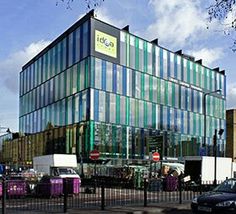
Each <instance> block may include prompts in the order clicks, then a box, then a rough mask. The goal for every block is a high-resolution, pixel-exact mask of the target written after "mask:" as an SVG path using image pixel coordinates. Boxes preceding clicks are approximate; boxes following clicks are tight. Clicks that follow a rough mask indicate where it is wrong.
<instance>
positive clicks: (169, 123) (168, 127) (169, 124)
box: [167, 106, 171, 130]
mask: <svg viewBox="0 0 236 214" xmlns="http://www.w3.org/2000/svg"><path fill="white" fill-rule="evenodd" d="M170 127H171V121H170V107H169V106H168V107H167V129H168V130H170Z"/></svg>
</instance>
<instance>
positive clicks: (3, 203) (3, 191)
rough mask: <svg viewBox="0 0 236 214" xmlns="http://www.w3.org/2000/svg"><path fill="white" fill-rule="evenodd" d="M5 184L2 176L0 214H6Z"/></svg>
mask: <svg viewBox="0 0 236 214" xmlns="http://www.w3.org/2000/svg"><path fill="white" fill-rule="evenodd" d="M6 190H7V185H6V180H5V177H4V176H3V178H2V214H6V194H7V191H6Z"/></svg>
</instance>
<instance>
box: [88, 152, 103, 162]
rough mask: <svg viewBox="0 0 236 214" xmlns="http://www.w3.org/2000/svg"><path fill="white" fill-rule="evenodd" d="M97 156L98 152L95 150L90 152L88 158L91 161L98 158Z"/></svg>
mask: <svg viewBox="0 0 236 214" xmlns="http://www.w3.org/2000/svg"><path fill="white" fill-rule="evenodd" d="M99 156H100V152H99V151H97V150H93V151H91V152H90V155H89V158H90V159H91V160H97V159H98V158H99Z"/></svg>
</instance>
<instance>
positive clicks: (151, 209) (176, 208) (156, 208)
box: [67, 202, 192, 214]
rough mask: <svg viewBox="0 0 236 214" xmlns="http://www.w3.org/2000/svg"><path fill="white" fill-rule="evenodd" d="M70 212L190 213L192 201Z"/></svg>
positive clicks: (103, 213)
mask: <svg viewBox="0 0 236 214" xmlns="http://www.w3.org/2000/svg"><path fill="white" fill-rule="evenodd" d="M67 213H68V214H75V213H80V214H88V213H97V214H98V213H99V214H108V213H109V214H110V213H115V214H120V213H125V214H152V213H166V214H169V213H170V214H172V213H173V214H174V213H176V214H181V213H182V214H190V213H192V212H191V208H190V202H188V203H183V204H178V203H158V204H157V205H149V206H148V207H143V206H135V207H134V206H127V205H126V206H116V207H106V208H105V210H99V209H96V210H95V209H71V210H70V209H69V210H68V212H67Z"/></svg>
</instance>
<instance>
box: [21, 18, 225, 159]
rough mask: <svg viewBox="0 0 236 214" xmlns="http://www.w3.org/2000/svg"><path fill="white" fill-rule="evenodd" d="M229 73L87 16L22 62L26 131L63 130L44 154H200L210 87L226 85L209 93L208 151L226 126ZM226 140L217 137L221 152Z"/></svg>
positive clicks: (22, 128)
mask: <svg viewBox="0 0 236 214" xmlns="http://www.w3.org/2000/svg"><path fill="white" fill-rule="evenodd" d="M98 30H99V31H98ZM96 31H97V32H98V33H96ZM101 32H104V33H101ZM101 35H102V36H101ZM107 35H110V37H109V38H111V39H113V38H114V39H113V40H111V39H110V40H108V39H106V36H107ZM107 38H108V37H107ZM111 41H112V42H111ZM109 42H110V43H109ZM103 43H104V44H105V45H106V46H104V47H103V46H102V45H103ZM116 46H117V47H116ZM99 48H100V49H99ZM106 50H109V51H108V52H107V54H106ZM114 53H115V54H114ZM225 79H226V78H225V75H224V74H223V73H221V72H219V71H215V70H212V69H209V68H207V67H205V66H203V65H201V64H199V63H196V62H194V61H193V60H191V59H190V58H188V57H186V56H184V55H180V54H177V53H173V52H171V51H169V50H166V49H164V48H162V47H160V46H158V45H156V44H154V43H151V42H148V41H145V40H143V39H141V38H139V37H136V36H134V35H131V34H130V33H129V32H127V31H124V30H120V29H117V28H114V27H113V26H110V25H107V24H106V23H103V22H101V21H99V20H96V19H95V18H93V17H92V16H89V15H88V16H86V17H85V18H83V19H82V20H81V21H79V22H78V23H76V24H75V25H73V26H72V27H71V28H70V29H69V30H68V31H66V32H65V33H64V34H63V35H62V36H60V37H59V38H58V39H57V40H56V41H54V42H53V43H52V44H51V45H49V47H47V48H46V49H45V50H44V51H43V52H42V53H40V54H39V55H38V56H36V57H35V58H34V59H33V60H31V61H30V62H29V63H28V64H27V65H25V66H24V67H23V69H22V72H21V73H20V118H19V121H20V122H19V123H20V124H19V126H20V132H22V133H26V134H27V135H30V136H31V138H32V136H38V135H40V134H42V133H47V131H48V130H52V132H53V133H54V132H55V130H59V129H63V131H61V133H62V134H61V137H62V139H63V140H62V141H60V140H59V141H57V140H55V139H58V136H57V137H55V139H54V140H52V139H51V140H49V141H48V140H45V141H47V143H48V144H50V143H51V144H52V141H54V144H55V142H57V144H58V145H59V147H58V148H60V150H58V151H57V147H55V146H53V148H52V149H51V150H47V149H45V150H42V153H54V152H55V153H58V152H60V153H63V152H65V153H76V154H77V155H79V154H81V153H82V154H83V155H84V156H88V153H89V151H90V150H92V149H94V148H96V149H98V150H99V151H100V152H101V155H102V156H103V157H113V158H117V157H118V158H146V157H147V156H148V155H149V152H152V151H153V150H159V151H160V152H161V153H162V155H163V156H172V157H179V156H180V157H181V156H185V155H199V152H200V150H201V149H200V146H201V144H202V142H203V136H204V126H203V120H204V115H203V96H204V93H208V92H212V91H215V90H217V89H221V92H220V94H218V95H216V94H215V93H211V94H209V95H208V96H206V115H207V117H206V127H207V132H206V136H207V140H206V142H207V145H206V148H207V153H210V152H211V145H212V136H213V134H214V130H215V129H220V128H225V95H226V94H225V92H226V89H225V88H226V80H225ZM50 135H51V134H50ZM47 136H48V135H47V134H45V137H44V139H48V137H47ZM53 136H54V134H53ZM28 138H29V136H28ZM35 138H36V137H35ZM50 138H52V137H50ZM224 139H225V137H224V136H222V138H221V139H218V151H219V155H223V154H224V147H225V146H224V145H225V140H224ZM36 141H37V140H36ZM37 143H39V142H37ZM60 143H61V146H62V147H61V146H60ZM48 147H50V146H47V148H48Z"/></svg>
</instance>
